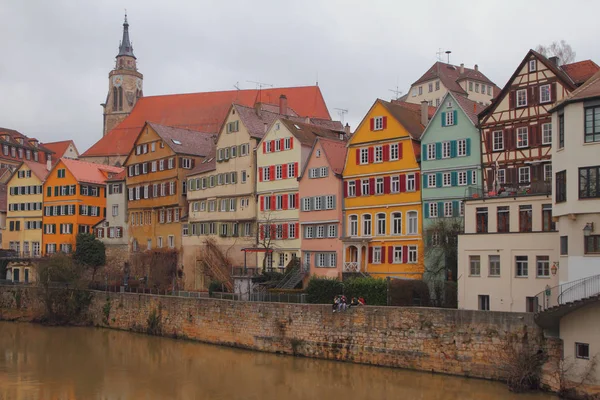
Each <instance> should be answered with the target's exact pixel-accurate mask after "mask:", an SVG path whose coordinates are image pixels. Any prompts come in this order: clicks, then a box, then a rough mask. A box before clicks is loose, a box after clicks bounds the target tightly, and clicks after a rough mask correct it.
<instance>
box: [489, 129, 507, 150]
mask: <svg viewBox="0 0 600 400" xmlns="http://www.w3.org/2000/svg"><path fill="white" fill-rule="evenodd" d="M492 150H493V151H501V150H504V132H503V131H493V132H492Z"/></svg>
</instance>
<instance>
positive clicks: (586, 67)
mask: <svg viewBox="0 0 600 400" xmlns="http://www.w3.org/2000/svg"><path fill="white" fill-rule="evenodd" d="M560 68H561V69H562V70H563V71H565V72H566V74H567V75H569V77H570V78H571V79H572V80H573V82H574V83H575V85H577V86H579V85H581V84H582V83H584V82H585V81H587V80H588V79H590V78H591V77H592V75H594V74H595V73H596V72H598V71H600V67H599V66H598V64H596V63H595V62H593V61H592V60H583V61H578V62H575V63H571V64H565V65H561V66H560Z"/></svg>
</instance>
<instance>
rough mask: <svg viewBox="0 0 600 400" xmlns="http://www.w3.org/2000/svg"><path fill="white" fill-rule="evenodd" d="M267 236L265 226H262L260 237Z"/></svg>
mask: <svg viewBox="0 0 600 400" xmlns="http://www.w3.org/2000/svg"><path fill="white" fill-rule="evenodd" d="M264 238H265V226H264V225H261V226H260V239H261V240H263V239H264Z"/></svg>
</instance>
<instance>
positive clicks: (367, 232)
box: [361, 214, 373, 237]
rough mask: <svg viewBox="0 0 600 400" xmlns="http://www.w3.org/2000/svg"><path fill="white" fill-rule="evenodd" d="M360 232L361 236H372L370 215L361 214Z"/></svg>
mask: <svg viewBox="0 0 600 400" xmlns="http://www.w3.org/2000/svg"><path fill="white" fill-rule="evenodd" d="M361 222H362V231H361V236H366V237H371V236H373V218H372V216H371V214H363V215H362V218H361Z"/></svg>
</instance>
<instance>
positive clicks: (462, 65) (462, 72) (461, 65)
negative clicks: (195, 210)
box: [460, 63, 465, 75]
mask: <svg viewBox="0 0 600 400" xmlns="http://www.w3.org/2000/svg"><path fill="white" fill-rule="evenodd" d="M464 73H465V64H463V63H460V74H461V75H464Z"/></svg>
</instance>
